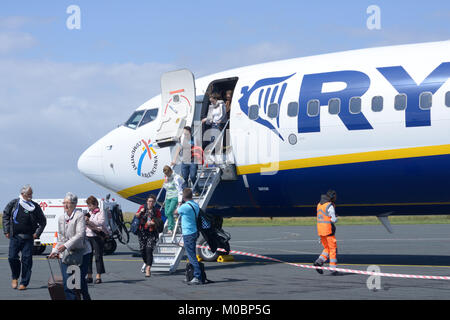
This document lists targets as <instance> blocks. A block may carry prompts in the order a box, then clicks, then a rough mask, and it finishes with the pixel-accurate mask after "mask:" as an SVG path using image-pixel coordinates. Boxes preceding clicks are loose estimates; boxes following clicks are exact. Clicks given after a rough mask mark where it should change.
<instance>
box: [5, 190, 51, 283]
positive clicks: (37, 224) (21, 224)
mask: <svg viewBox="0 0 450 320" xmlns="http://www.w3.org/2000/svg"><path fill="white" fill-rule="evenodd" d="M32 197H33V190H32V189H31V186H29V185H26V186H24V187H23V188H22V189H21V191H20V197H19V198H18V199H14V200H12V201H10V202H9V203H8V204H7V205H6V207H5V210H4V211H3V232H4V233H5V236H6V238H8V239H9V240H10V241H9V254H8V261H9V265H10V267H11V272H12V282H11V286H12V288H13V289H16V288H17V287H18V279H19V277H20V274H21V271H22V279H21V281H20V287H19V290H25V289H26V288H27V286H28V284H29V282H30V279H31V268H32V266H33V244H34V239H38V238H39V237H40V236H41V234H42V232H43V231H44V228H45V225H46V224H47V219H46V218H45V215H44V213H43V212H42V210H41V207H40V206H39V204H37V203H36V202H34V201H32V200H31V199H32ZM19 252H22V261H21V260H20V259H19Z"/></svg>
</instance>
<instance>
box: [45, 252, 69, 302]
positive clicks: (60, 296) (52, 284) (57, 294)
mask: <svg viewBox="0 0 450 320" xmlns="http://www.w3.org/2000/svg"><path fill="white" fill-rule="evenodd" d="M56 260H58V262H59V264H60V267H61V260H59V259H56ZM47 261H48V266H49V267H50V274H51V275H50V278H49V279H48V285H47V286H48V293H49V294H50V298H51V299H52V300H66V294H65V293H64V285H63V278H62V276H55V275H54V274H53V271H52V266H51V264H50V259H47Z"/></svg>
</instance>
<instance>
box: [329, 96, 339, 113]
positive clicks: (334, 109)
mask: <svg viewBox="0 0 450 320" xmlns="http://www.w3.org/2000/svg"><path fill="white" fill-rule="evenodd" d="M340 111H341V99H339V98H333V99H330V100H329V101H328V112H329V113H330V114H339V112H340Z"/></svg>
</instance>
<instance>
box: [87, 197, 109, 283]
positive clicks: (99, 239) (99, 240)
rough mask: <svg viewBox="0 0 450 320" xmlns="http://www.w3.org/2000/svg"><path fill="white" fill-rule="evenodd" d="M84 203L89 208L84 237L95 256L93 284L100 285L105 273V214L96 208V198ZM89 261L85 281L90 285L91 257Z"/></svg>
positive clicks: (106, 230) (106, 231)
mask: <svg viewBox="0 0 450 320" xmlns="http://www.w3.org/2000/svg"><path fill="white" fill-rule="evenodd" d="M86 203H87V205H88V208H89V213H88V214H87V215H86V237H87V239H88V240H89V242H90V243H91V246H92V250H93V253H94V254H93V255H95V266H96V269H97V276H96V279H95V283H97V284H98V283H102V277H101V275H102V273H105V264H104V263H103V248H104V246H105V236H107V235H108V229H107V228H106V222H105V214H104V212H103V211H102V210H100V209H99V207H98V201H97V198H95V197H94V196H90V197H89V198H88V199H87V200H86ZM93 255H91V259H90V261H89V268H88V275H87V281H88V283H92V282H93V281H94V280H93V279H92V262H93V260H92V257H93Z"/></svg>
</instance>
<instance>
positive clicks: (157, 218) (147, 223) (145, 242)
mask: <svg viewBox="0 0 450 320" xmlns="http://www.w3.org/2000/svg"><path fill="white" fill-rule="evenodd" d="M155 204H156V196H155V195H153V194H151V195H150V196H149V197H148V198H147V202H146V203H145V205H144V206H141V207H140V208H139V210H138V212H137V213H136V217H138V218H139V227H138V231H137V236H138V239H139V249H140V251H141V256H142V260H144V263H145V276H146V277H150V276H151V271H150V269H151V267H152V264H153V250H154V249H155V247H156V243H157V242H158V239H159V233H158V224H162V223H163V222H162V220H161V212H160V211H159V209H158V208H156V207H155Z"/></svg>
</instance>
